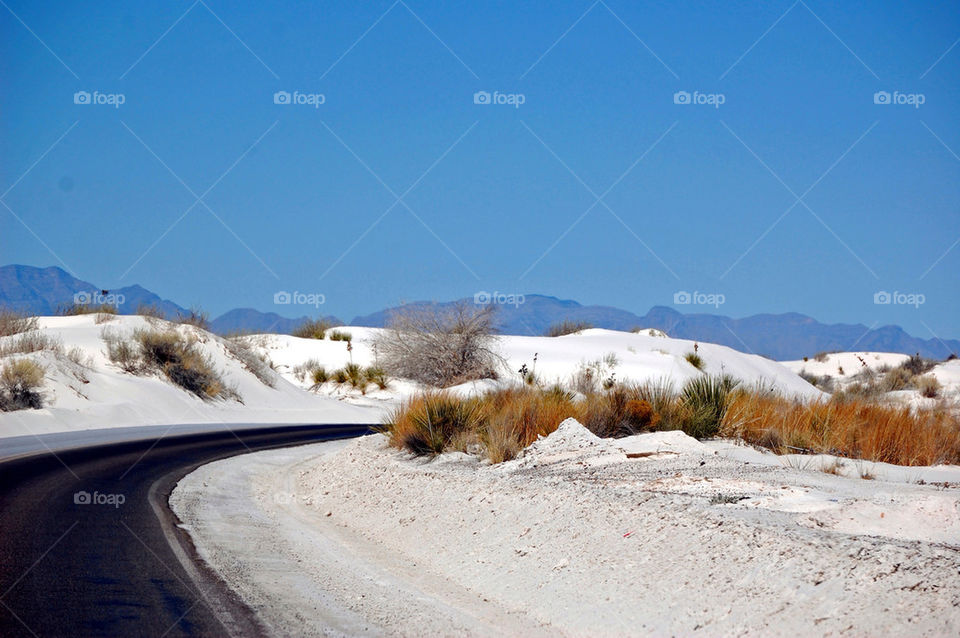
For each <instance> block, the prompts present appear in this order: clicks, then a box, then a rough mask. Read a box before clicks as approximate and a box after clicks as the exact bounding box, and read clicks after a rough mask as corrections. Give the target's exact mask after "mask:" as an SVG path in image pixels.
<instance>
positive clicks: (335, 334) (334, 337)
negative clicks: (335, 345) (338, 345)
mask: <svg viewBox="0 0 960 638" xmlns="http://www.w3.org/2000/svg"><path fill="white" fill-rule="evenodd" d="M330 341H353V335H352V334H350V333H349V332H343V331H341V330H334V331H332V332H331V333H330Z"/></svg>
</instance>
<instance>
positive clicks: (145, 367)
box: [101, 327, 240, 400]
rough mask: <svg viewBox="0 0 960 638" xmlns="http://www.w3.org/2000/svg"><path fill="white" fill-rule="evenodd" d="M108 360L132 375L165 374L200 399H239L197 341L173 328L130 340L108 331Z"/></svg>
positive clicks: (140, 333)
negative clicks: (198, 345)
mask: <svg viewBox="0 0 960 638" xmlns="http://www.w3.org/2000/svg"><path fill="white" fill-rule="evenodd" d="M101 337H102V339H103V341H104V343H105V344H106V347H107V357H108V358H109V359H110V361H111V362H113V363H114V364H116V365H117V366H118V367H119V368H120V369H122V370H124V371H125V372H129V373H131V374H157V373H159V374H162V375H163V376H164V377H166V378H167V379H168V380H169V381H170V382H171V383H173V384H174V385H176V386H178V387H180V388H182V389H184V390H186V391H188V392H190V393H192V394H194V395H196V396H198V397H200V398H201V399H219V398H223V399H227V398H232V399H238V400H239V399H240V396H239V394H238V393H237V391H236V390H235V389H233V388H230V387H228V386H227V385H226V384H225V383H224V381H223V379H222V378H221V376H220V373H219V372H217V370H216V369H215V368H214V366H213V362H212V361H211V360H210V357H209V356H207V355H205V354H203V352H201V351H200V349H199V348H198V347H197V343H196V338H194V337H192V336H190V335H184V334H182V333H180V332H179V331H177V330H176V329H174V328H172V327H171V328H160V329H139V330H135V331H134V332H133V334H132V336H131V337H129V338H125V337H123V336H121V335H120V334H118V333H116V332H113V331H109V330H105V331H104V332H103V333H101Z"/></svg>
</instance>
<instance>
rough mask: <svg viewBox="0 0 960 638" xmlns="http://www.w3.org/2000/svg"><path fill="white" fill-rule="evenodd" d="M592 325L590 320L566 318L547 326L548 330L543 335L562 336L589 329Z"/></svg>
mask: <svg viewBox="0 0 960 638" xmlns="http://www.w3.org/2000/svg"><path fill="white" fill-rule="evenodd" d="M592 327H593V324H592V323H590V322H589V321H574V320H573V319H564V320H563V321H558V322H557V323H554V324H552V325H551V326H550V327H549V328H547V331H546V332H544V333H543V336H545V337H562V336H564V335H570V334H574V333H577V332H581V331H583V330H589V329H590V328H592Z"/></svg>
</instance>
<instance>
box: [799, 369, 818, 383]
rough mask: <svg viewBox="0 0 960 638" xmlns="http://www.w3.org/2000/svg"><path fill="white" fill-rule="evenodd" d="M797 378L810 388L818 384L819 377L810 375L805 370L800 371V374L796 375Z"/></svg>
mask: <svg viewBox="0 0 960 638" xmlns="http://www.w3.org/2000/svg"><path fill="white" fill-rule="evenodd" d="M797 376H798V377H800V378H801V379H803V380H804V381H806V382H807V383H809V384H810V385H812V386H816V385H817V384H818V383H819V382H820V377H818V376H817V375H815V374H810V373H809V372H807V371H806V370H805V369H804V370H800V372H798V373H797Z"/></svg>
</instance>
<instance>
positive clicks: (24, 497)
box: [0, 425, 370, 638]
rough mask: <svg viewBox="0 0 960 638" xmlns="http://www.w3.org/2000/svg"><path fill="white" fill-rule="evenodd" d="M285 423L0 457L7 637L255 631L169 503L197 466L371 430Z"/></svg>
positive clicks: (1, 624) (0, 559)
mask: <svg viewBox="0 0 960 638" xmlns="http://www.w3.org/2000/svg"><path fill="white" fill-rule="evenodd" d="M369 431H370V430H369V426H360V425H311V426H282V427H281V426H276V427H262V428H253V429H244V430H236V433H235V434H234V433H232V432H229V431H228V432H208V433H202V434H191V435H179V436H169V437H161V438H152V439H147V440H142V441H128V442H123V443H116V444H109V445H95V446H88V447H83V448H74V449H69V450H59V451H57V452H56V454H51V453H43V454H34V455H29V456H24V457H21V458H16V459H12V460H7V461H4V462H2V463H0V636H3V637H4V638H7V637H12V636H71V637H76V636H125V637H126V636H171V637H172V636H231V635H232V636H255V635H260V634H262V633H263V632H262V628H261V627H260V625H259V624H258V623H257V620H256V618H255V617H254V616H253V614H252V613H251V612H250V611H249V609H247V608H246V607H245V606H244V605H243V603H242V602H241V601H239V600H237V599H236V598H235V597H234V596H233V595H232V594H231V593H230V592H229V591H228V590H227V589H226V588H225V587H223V586H222V585H221V583H220V582H219V581H218V580H217V579H216V577H215V575H213V574H212V573H211V572H209V571H208V570H207V569H205V568H204V567H203V566H202V565H201V564H200V563H199V562H198V561H196V560H195V558H196V557H195V556H194V555H193V548H192V545H191V544H190V540H189V537H188V536H187V534H186V533H185V532H183V531H182V530H180V529H179V528H177V522H178V521H176V519H175V517H174V516H173V514H172V513H171V512H170V510H169V508H168V507H167V500H168V498H169V495H170V492H171V490H172V489H173V487H174V485H176V482H177V481H178V480H179V479H180V478H181V477H182V476H184V475H185V474H187V473H188V472H190V471H191V470H193V469H194V468H196V467H198V466H199V465H202V464H204V463H208V462H210V461H214V460H216V459H220V458H225V457H228V456H232V455H234V454H239V453H243V452H247V451H253V450H262V449H268V448H274V447H282V446H288V445H295V444H300V443H310V442H317V441H323V440H332V439H337V438H346V437H353V436H359V435H362V434H366V433H368V432H369Z"/></svg>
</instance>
